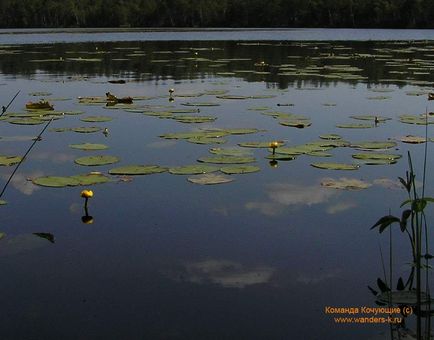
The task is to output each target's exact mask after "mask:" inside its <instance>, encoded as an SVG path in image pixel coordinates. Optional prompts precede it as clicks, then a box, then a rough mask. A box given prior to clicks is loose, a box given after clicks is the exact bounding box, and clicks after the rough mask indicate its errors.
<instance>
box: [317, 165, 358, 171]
mask: <svg viewBox="0 0 434 340" xmlns="http://www.w3.org/2000/svg"><path fill="white" fill-rule="evenodd" d="M311 166H313V167H314V168H319V169H328V170H357V169H358V168H359V166H358V165H356V164H343V163H312V164H311Z"/></svg>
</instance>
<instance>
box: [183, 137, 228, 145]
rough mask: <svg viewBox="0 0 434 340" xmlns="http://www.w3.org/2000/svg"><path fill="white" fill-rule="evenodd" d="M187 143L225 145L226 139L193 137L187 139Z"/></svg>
mask: <svg viewBox="0 0 434 340" xmlns="http://www.w3.org/2000/svg"><path fill="white" fill-rule="evenodd" d="M187 142H189V143H194V144H224V143H226V139H223V138H219V137H206V136H205V137H193V138H189V139H187Z"/></svg>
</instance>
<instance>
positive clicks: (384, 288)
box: [377, 278, 390, 293]
mask: <svg viewBox="0 0 434 340" xmlns="http://www.w3.org/2000/svg"><path fill="white" fill-rule="evenodd" d="M377 286H378V288H380V291H381V292H382V293H384V292H390V288H389V287H388V286H387V284H385V283H384V282H383V281H382V280H381V279H380V278H378V279H377Z"/></svg>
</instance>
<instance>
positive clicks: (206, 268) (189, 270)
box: [171, 259, 275, 288]
mask: <svg viewBox="0 0 434 340" xmlns="http://www.w3.org/2000/svg"><path fill="white" fill-rule="evenodd" d="M182 267H183V271H181V272H179V273H176V274H172V275H171V277H172V278H175V279H178V280H179V279H181V280H183V281H187V282H192V283H197V284H209V283H213V284H217V285H221V286H223V287H227V288H245V287H246V286H250V285H256V284H265V283H267V282H269V281H270V279H271V277H272V275H273V273H274V271H275V270H274V269H273V268H271V267H267V266H258V267H252V266H245V265H243V264H241V263H238V262H234V261H228V260H222V259H218V260H217V259H209V260H205V261H197V262H188V263H184V264H183V265H182Z"/></svg>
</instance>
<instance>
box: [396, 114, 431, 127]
mask: <svg viewBox="0 0 434 340" xmlns="http://www.w3.org/2000/svg"><path fill="white" fill-rule="evenodd" d="M399 121H400V122H401V123H404V124H415V125H426V124H427V123H428V124H434V121H433V120H432V119H428V120H427V119H426V117H425V116H422V115H401V116H399Z"/></svg>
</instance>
